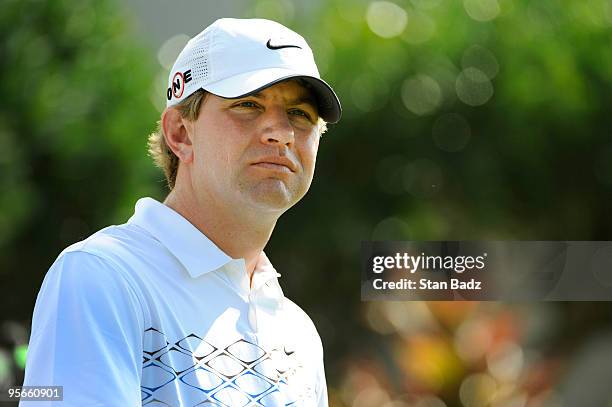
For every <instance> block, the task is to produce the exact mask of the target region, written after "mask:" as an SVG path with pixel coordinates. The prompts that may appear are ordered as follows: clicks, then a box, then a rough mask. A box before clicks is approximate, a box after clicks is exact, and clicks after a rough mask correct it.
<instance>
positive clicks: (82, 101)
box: [0, 0, 612, 407]
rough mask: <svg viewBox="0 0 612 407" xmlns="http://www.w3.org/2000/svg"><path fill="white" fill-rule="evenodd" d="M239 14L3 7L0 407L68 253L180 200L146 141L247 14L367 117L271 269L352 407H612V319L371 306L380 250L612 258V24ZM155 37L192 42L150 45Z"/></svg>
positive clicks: (283, 7)
mask: <svg viewBox="0 0 612 407" xmlns="http://www.w3.org/2000/svg"><path fill="white" fill-rule="evenodd" d="M229 3H230V2H228V3H227V4H229ZM231 3H232V6H231V7H230V6H228V5H227V4H225V5H216V3H215V2H199V6H198V7H199V8H198V9H197V12H199V13H201V14H202V21H203V22H202V24H201V25H200V24H198V20H197V19H194V18H193V15H197V14H194V13H195V11H192V12H191V13H189V10H188V9H186V5H185V4H183V5H172V4H171V3H162V2H159V1H158V2H150V3H148V2H144V1H141V2H138V1H131V2H129V3H128V4H127V5H126V4H123V3H120V2H116V1H114V0H98V1H92V0H82V1H79V2H75V1H68V0H65V1H63V0H48V1H42V0H5V1H4V2H3V3H2V7H1V8H0V38H2V41H0V77H1V81H0V92H1V94H2V104H1V106H0V171H1V173H2V177H0V190H1V191H2V193H1V194H0V287H1V288H2V295H1V296H0V301H1V302H0V388H6V387H7V386H9V385H20V384H21V383H22V380H23V369H24V365H25V355H26V352H27V342H28V339H29V327H30V318H31V315H32V311H33V308H34V302H35V300H36V294H37V292H38V289H39V288H40V285H41V283H42V279H43V277H44V275H45V273H46V271H47V269H48V267H49V266H50V265H51V263H52V262H53V260H54V259H55V258H56V257H57V255H58V254H59V253H60V252H61V250H62V249H63V248H65V247H66V246H68V245H69V244H71V243H74V242H76V241H78V240H81V239H83V238H85V237H86V236H88V235H89V234H91V233H93V232H95V231H96V230H98V229H100V228H102V227H104V226H107V225H109V224H118V223H123V222H125V221H126V220H127V218H128V217H129V216H130V215H131V213H132V212H133V205H134V203H135V202H136V200H137V199H138V198H139V197H142V196H152V197H155V198H157V199H163V197H164V195H165V193H166V191H165V189H164V188H165V182H164V180H163V174H162V173H161V172H160V171H158V170H156V169H155V168H154V166H153V164H152V161H151V160H150V159H149V157H147V155H146V138H147V135H148V134H149V133H150V132H151V131H152V130H153V129H154V128H155V123H156V121H157V120H158V118H159V114H160V112H161V109H163V106H164V96H163V95H164V88H165V83H166V78H167V74H168V69H169V68H170V66H171V64H172V62H173V60H174V58H175V57H176V55H177V54H178V52H179V51H180V49H181V48H182V46H183V45H184V44H185V43H186V41H187V40H188V38H189V36H192V35H194V34H196V33H198V32H199V31H200V30H201V29H202V28H204V26H206V25H207V24H209V23H210V22H212V20H213V18H212V16H213V15H216V16H218V17H221V16H222V15H219V13H227V12H228V10H232V12H233V13H235V14H233V15H231V16H233V17H264V18H271V19H275V20H277V21H279V22H281V23H284V24H286V25H287V26H289V27H290V28H292V29H294V30H296V31H297V32H299V33H301V34H302V35H303V36H304V37H305V38H306V39H307V40H308V41H309V43H310V44H311V46H312V48H313V51H314V53H315V56H316V58H317V62H318V65H319V68H320V71H321V74H322V76H323V78H325V79H326V81H327V82H329V83H330V84H332V86H334V88H335V89H336V91H337V93H338V94H339V96H340V99H341V100H342V103H343V107H344V116H343V119H342V121H341V122H340V123H338V124H336V125H331V126H329V127H330V129H329V131H328V133H327V134H326V135H324V136H323V140H322V142H321V145H320V150H319V157H318V163H317V171H316V174H315V179H314V182H313V185H312V188H311V190H310V192H309V194H308V195H307V196H306V198H305V199H304V200H303V201H302V202H300V203H299V204H298V205H297V206H296V207H295V208H293V209H292V210H290V211H289V212H287V214H285V215H284V216H283V217H282V218H281V219H280V220H279V223H278V225H277V227H276V230H275V232H274V234H273V237H272V240H271V241H270V243H269V245H268V248H267V249H266V251H267V253H268V256H269V257H270V259H271V260H272V262H273V263H274V265H275V267H276V268H277V269H278V271H279V272H280V273H281V274H282V277H281V279H280V281H281V285H282V286H283V289H284V291H285V294H286V295H287V296H288V297H289V298H291V299H293V300H294V301H295V302H296V303H298V304H299V305H301V306H302V307H303V308H304V309H305V310H306V311H307V312H308V314H309V315H310V316H311V317H312V319H313V320H314V322H315V324H316V326H317V328H318V330H319V333H320V334H321V337H322V340H323V343H324V347H325V352H326V373H327V380H328V386H329V395H330V405H331V406H338V407H344V406H352V407H369V406H383V407H445V406H446V407H459V406H463V407H485V406H491V407H537V406H544V407H575V406H580V407H583V406H586V407H589V406H593V407H612V386H610V377H612V306H610V304H609V303H607V302H599V303H597V302H593V303H586V302H565V303H562V302H538V303H536V302H532V303H495V302H430V303H427V302H362V301H361V300H360V297H359V293H360V289H359V285H360V282H359V280H360V278H359V277H360V270H359V248H360V242H361V241H363V240H469V239H473V240H612V239H610V236H612V217H611V216H610V213H609V211H610V202H612V137H611V136H612V120H611V119H610V109H611V108H612V52H611V50H612V3H611V2H610V1H608V0H584V1H573V2H562V1H559V0H539V1H526V0H397V1H393V2H388V1H365V0H361V1H359V0H331V1H315V2H299V1H297V0H295V1H291V0H280V1H271V0H260V1H256V2H231ZM188 4H194V2H191V3H188ZM172 7H175V8H176V10H175V11H176V12H175V13H171V12H168V9H172ZM145 14H146V16H145ZM181 15H189V18H190V20H189V21H190V23H189V24H186V25H182V26H181V25H180V24H178V23H177V24H175V25H173V24H174V21H175V20H176V19H178V18H180V16H181ZM143 16H145V17H146V19H145V17H143ZM226 16H229V15H226ZM139 18H140V20H139ZM155 19H157V20H155ZM169 20H171V21H169ZM151 21H156V24H158V25H159V26H163V27H164V28H165V29H166V30H170V32H173V33H174V34H172V35H171V36H167V35H166V34H164V35H166V40H165V41H163V42H162V43H161V44H154V45H153V44H152V43H151V42H147V38H148V39H150V38H149V35H148V34H147V32H148V31H147V30H154V29H155V24H152V23H151ZM151 37H154V35H151ZM610 272H611V273H612V270H610Z"/></svg>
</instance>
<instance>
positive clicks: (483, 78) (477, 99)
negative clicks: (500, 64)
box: [455, 68, 493, 106]
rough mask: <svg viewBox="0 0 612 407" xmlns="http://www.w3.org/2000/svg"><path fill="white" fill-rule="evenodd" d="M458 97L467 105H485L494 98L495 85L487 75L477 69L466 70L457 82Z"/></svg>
mask: <svg viewBox="0 0 612 407" xmlns="http://www.w3.org/2000/svg"><path fill="white" fill-rule="evenodd" d="M455 91H456V92H457V97H458V98H459V99H460V100H461V101H462V102H463V103H465V104H466V105H470V106H480V105H484V104H485V103H487V102H488V101H489V99H491V97H492V96H493V85H492V84H491V81H490V80H489V78H487V75H485V74H484V73H483V72H482V71H481V70H479V69H476V68H467V69H464V70H463V71H462V72H461V73H460V74H459V76H458V77H457V81H456V82H455Z"/></svg>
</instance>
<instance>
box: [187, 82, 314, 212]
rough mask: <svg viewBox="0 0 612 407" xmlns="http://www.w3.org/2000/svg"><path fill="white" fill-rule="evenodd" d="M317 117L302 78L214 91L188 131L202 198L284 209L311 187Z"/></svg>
mask: <svg viewBox="0 0 612 407" xmlns="http://www.w3.org/2000/svg"><path fill="white" fill-rule="evenodd" d="M317 120H318V115H317V108H316V104H315V102H314V98H313V96H312V95H311V93H310V91H309V90H308V89H306V88H305V87H303V86H301V85H300V84H298V83H297V82H295V81H286V82H281V83H278V84H276V85H273V86H270V87H268V88H266V89H264V90H262V91H260V92H259V93H257V94H255V95H251V96H247V97H243V98H238V99H224V98H221V97H218V96H215V95H212V94H209V95H207V97H206V99H205V100H204V102H202V106H201V108H200V115H199V117H198V119H197V120H196V121H195V122H193V123H192V124H193V125H192V126H189V130H188V131H189V133H190V135H191V137H192V140H193V154H194V156H193V165H192V167H191V171H192V173H191V179H192V183H193V185H192V188H193V189H194V191H195V194H196V197H197V199H198V200H200V199H205V200H207V201H209V202H213V203H214V204H216V205H222V206H227V205H232V206H234V207H238V208H243V207H244V208H246V207H253V208H256V209H258V210H263V211H269V212H276V213H279V214H280V213H282V212H284V211H285V210H287V209H288V208H290V207H291V206H292V205H294V204H295V203H296V202H297V201H299V200H300V199H301V198H302V197H303V196H304V195H305V194H306V191H308V188H309V187H310V183H311V181H312V177H313V174H314V168H315V160H316V156H317V149H318V147H319V132H318V129H317ZM211 200H212V201H211Z"/></svg>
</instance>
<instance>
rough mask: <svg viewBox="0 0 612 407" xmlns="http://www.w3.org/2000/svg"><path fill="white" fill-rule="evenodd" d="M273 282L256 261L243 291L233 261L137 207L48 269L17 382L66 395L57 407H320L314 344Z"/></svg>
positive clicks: (302, 317) (159, 209)
mask: <svg viewBox="0 0 612 407" xmlns="http://www.w3.org/2000/svg"><path fill="white" fill-rule="evenodd" d="M279 276H280V274H278V273H277V272H276V270H275V269H274V268H273V267H272V265H271V264H270V262H269V261H268V259H267V257H266V255H265V254H264V253H263V252H262V253H261V255H260V258H259V262H258V264H257V266H256V270H255V273H254V275H253V281H252V287H250V284H249V277H248V275H247V272H246V268H245V262H244V260H243V259H238V260H236V259H232V258H230V257H229V256H227V255H226V254H225V253H224V252H223V251H221V250H220V249H219V248H218V247H216V246H215V245H214V244H213V243H212V242H211V241H210V240H209V239H208V238H207V237H206V236H205V235H204V234H202V233H201V232H200V231H199V230H198V229H196V228H195V227H194V226H193V225H192V224H191V223H189V222H188V221H187V220H186V219H185V218H183V217H182V216H181V215H179V214H178V213H176V212H175V211H173V210H172V209H170V208H169V207H167V206H165V205H163V204H162V203H160V202H157V201H155V200H154V199H151V198H143V199H140V200H139V201H138V202H137V203H136V211H135V213H134V215H133V216H132V217H131V218H130V219H129V221H128V222H127V223H125V224H123V225H119V226H110V227H108V228H105V229H102V230H101V231H99V232H97V233H95V234H94V235H92V236H90V237H89V238H87V239H85V240H83V241H81V242H78V243H76V244H74V245H72V246H70V247H68V248H67V249H66V250H64V251H63V252H62V253H61V254H60V256H59V257H58V259H57V260H56V261H55V263H54V264H53V265H52V266H51V268H50V269H49V271H48V273H47V275H46V276H45V279H44V281H43V284H42V287H41V289H40V292H39V294H38V298H37V300H36V305H35V308H34V316H33V320H32V333H31V337H30V343H29V348H28V354H27V363H26V372H25V381H24V385H25V386H32V385H40V386H48V385H58V386H64V389H63V391H64V402H63V403H53V404H54V405H63V406H79V407H82V406H121V407H125V406H137V405H141V404H142V405H146V406H195V405H198V406H230V407H237V406H286V405H291V406H327V389H326V384H325V374H324V370H323V348H322V345H321V339H320V338H319V335H318V333H317V331H316V329H315V327H314V325H313V323H312V321H311V320H310V318H309V317H308V316H307V315H306V313H304V311H302V310H301V309H300V308H299V307H298V306H297V305H295V304H294V303H293V302H291V301H290V300H289V299H287V298H286V297H285V296H284V295H283V292H282V290H281V288H280V286H279V284H278V279H277V277H279ZM20 405H22V406H27V405H32V406H38V407H41V406H44V405H49V403H45V402H32V403H31V404H30V402H22V403H21V404H20Z"/></svg>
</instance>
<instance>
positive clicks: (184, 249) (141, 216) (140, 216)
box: [128, 198, 263, 278]
mask: <svg viewBox="0 0 612 407" xmlns="http://www.w3.org/2000/svg"><path fill="white" fill-rule="evenodd" d="M128 223H131V224H135V225H137V226H140V227H141V228H143V229H145V230H146V231H147V232H149V233H150V234H151V235H153V237H155V239H157V240H159V241H160V242H161V244H163V245H164V246H165V247H166V248H167V249H168V250H169V251H170V252H171V253H172V254H173V255H174V257H176V258H177V259H178V261H179V262H181V264H182V265H183V267H185V268H186V269H187V272H189V275H190V276H191V277H193V278H196V277H199V276H201V275H202V274H205V273H208V272H210V271H213V270H217V269H219V268H221V267H223V266H225V265H227V264H229V263H239V262H241V263H242V264H244V260H243V259H232V258H231V257H230V256H228V255H227V254H225V253H224V252H223V251H222V250H221V249H219V248H218V247H217V246H216V245H215V244H214V243H213V242H212V241H211V240H210V239H209V238H208V237H206V235H205V234H204V233H202V232H200V231H199V230H198V229H197V228H196V227H195V226H193V225H192V224H191V223H190V222H189V221H188V220H187V219H185V218H184V217H183V216H181V215H180V214H179V213H177V212H175V211H174V210H173V209H172V208H170V207H168V206H166V205H164V204H163V203H161V202H158V201H156V200H155V199H153V198H141V199H139V200H138V201H137V202H136V207H135V211H134V215H133V216H132V217H131V218H130V219H129V220H128ZM262 254H263V252H262ZM243 267H244V266H243Z"/></svg>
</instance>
